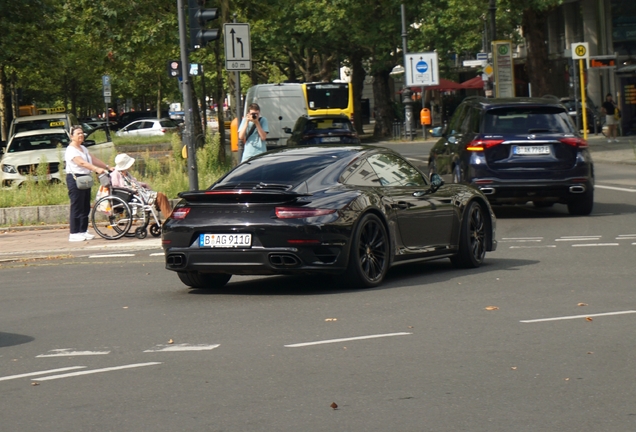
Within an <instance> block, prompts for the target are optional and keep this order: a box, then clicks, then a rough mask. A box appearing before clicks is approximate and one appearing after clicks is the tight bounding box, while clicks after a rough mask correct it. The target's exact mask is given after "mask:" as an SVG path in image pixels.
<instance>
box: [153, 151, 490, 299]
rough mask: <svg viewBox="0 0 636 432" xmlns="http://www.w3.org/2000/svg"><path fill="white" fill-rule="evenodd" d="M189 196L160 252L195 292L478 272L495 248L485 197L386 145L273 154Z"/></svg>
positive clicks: (167, 226) (165, 232) (166, 229)
mask: <svg viewBox="0 0 636 432" xmlns="http://www.w3.org/2000/svg"><path fill="white" fill-rule="evenodd" d="M179 197H180V198H181V201H180V202H179V203H178V204H177V205H176V206H175V209H174V211H173V213H172V215H171V216H170V217H169V218H168V219H167V220H166V221H165V223H164V225H163V227H162V245H163V248H164V251H165V260H166V268H167V269H168V270H172V271H175V272H177V274H178V275H179V278H180V279H181V281H182V282H183V283H184V284H186V285H188V286H190V287H193V288H219V287H222V286H224V285H225V284H226V283H227V282H228V281H229V280H230V278H231V276H232V275H233V274H238V275H273V274H316V273H322V274H343V275H344V277H343V278H342V279H341V280H342V281H343V283H345V284H346V285H345V286H348V287H373V286H377V285H379V284H380V283H381V282H382V280H383V278H384V276H385V275H386V272H387V270H388V269H389V267H391V266H392V265H396V264H400V263H405V262H412V261H413V260H430V259H439V258H450V259H451V261H452V262H453V263H454V264H455V265H457V266H460V267H478V266H479V265H481V263H482V261H483V260H484V256H485V253H486V251H493V250H495V248H496V245H497V242H496V240H495V216H494V214H493V212H492V210H491V208H490V205H489V203H488V200H487V199H486V198H485V197H484V195H483V194H482V193H481V192H479V191H478V190H477V189H475V188H473V187H471V186H467V185H461V184H448V185H444V182H443V181H442V179H441V177H439V176H438V175H437V174H434V175H433V176H432V179H431V181H429V180H428V179H427V178H426V176H424V175H423V174H422V173H421V172H420V171H418V170H417V169H416V168H415V167H414V166H413V165H411V164H410V163H409V162H408V161H406V160H405V159H404V158H402V156H400V155H399V154H398V153H396V152H394V151H392V150H390V149H386V148H382V147H371V146H320V147H300V148H287V149H282V150H278V151H273V152H268V153H264V154H262V155H259V156H256V157H254V158H251V159H249V160H248V161H247V162H245V163H243V164H241V165H239V166H237V167H236V168H234V169H233V170H232V171H230V172H229V173H228V174H226V175H225V176H224V177H223V178H221V179H220V180H219V181H217V182H216V183H215V184H213V185H212V186H211V187H210V188H209V189H207V190H201V191H191V192H181V193H180V194H179Z"/></svg>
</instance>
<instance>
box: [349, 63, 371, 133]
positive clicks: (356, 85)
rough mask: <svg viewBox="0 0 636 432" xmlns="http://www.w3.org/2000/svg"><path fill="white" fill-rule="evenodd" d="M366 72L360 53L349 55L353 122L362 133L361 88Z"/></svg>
mask: <svg viewBox="0 0 636 432" xmlns="http://www.w3.org/2000/svg"><path fill="white" fill-rule="evenodd" d="M366 75H367V73H366V72H365V70H364V67H363V66H362V53H355V54H353V55H352V56H351V85H352V86H353V124H354V126H355V128H356V130H357V131H358V133H359V134H361V133H362V89H363V87H364V78H365V76H366Z"/></svg>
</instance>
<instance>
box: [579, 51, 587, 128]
mask: <svg viewBox="0 0 636 432" xmlns="http://www.w3.org/2000/svg"><path fill="white" fill-rule="evenodd" d="M579 71H580V73H581V75H580V77H581V78H580V79H579V83H580V84H579V85H580V87H581V117H582V118H583V139H587V115H586V114H587V111H586V100H585V99H586V98H585V75H584V71H583V59H579Z"/></svg>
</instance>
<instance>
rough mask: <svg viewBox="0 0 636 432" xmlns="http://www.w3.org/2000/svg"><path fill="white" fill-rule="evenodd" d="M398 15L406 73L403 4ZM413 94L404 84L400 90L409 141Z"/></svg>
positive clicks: (406, 50)
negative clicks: (400, 18) (400, 17)
mask: <svg viewBox="0 0 636 432" xmlns="http://www.w3.org/2000/svg"><path fill="white" fill-rule="evenodd" d="M400 13H401V14H402V52H403V53H404V69H405V71H406V54H407V52H408V41H407V39H406V36H407V35H406V10H405V7H404V3H402V5H401V6H400ZM412 94H413V92H412V91H411V89H409V88H407V87H406V82H405V83H404V88H403V89H402V103H403V104H404V135H405V137H408V138H409V139H410V140H411V141H412V140H413V135H414V134H415V131H414V130H413V99H411V95H412Z"/></svg>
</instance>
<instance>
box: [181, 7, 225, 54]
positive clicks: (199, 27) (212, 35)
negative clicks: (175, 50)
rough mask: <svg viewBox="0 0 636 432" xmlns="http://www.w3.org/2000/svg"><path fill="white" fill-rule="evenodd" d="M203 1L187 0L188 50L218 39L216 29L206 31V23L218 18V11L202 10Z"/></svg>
mask: <svg viewBox="0 0 636 432" xmlns="http://www.w3.org/2000/svg"><path fill="white" fill-rule="evenodd" d="M203 6H205V0H188V8H189V16H190V48H192V49H197V48H201V47H204V46H205V45H206V44H207V43H208V42H211V41H213V40H217V39H218V38H219V30H218V29H209V30H206V28H205V25H206V23H207V22H208V21H212V20H215V19H217V18H218V17H219V10H218V9H204V8H203Z"/></svg>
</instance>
